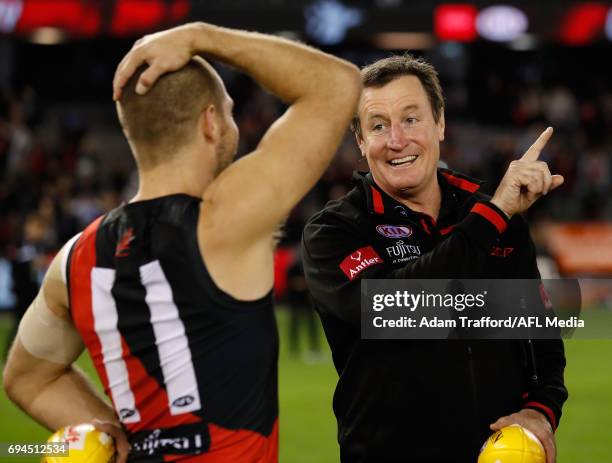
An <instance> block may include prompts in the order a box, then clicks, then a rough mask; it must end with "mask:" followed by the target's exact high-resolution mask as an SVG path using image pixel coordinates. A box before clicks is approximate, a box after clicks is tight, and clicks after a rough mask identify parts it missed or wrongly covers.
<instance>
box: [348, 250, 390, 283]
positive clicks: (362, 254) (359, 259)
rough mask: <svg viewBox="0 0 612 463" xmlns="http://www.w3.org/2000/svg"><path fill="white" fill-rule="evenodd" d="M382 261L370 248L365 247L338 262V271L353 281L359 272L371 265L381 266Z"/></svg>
mask: <svg viewBox="0 0 612 463" xmlns="http://www.w3.org/2000/svg"><path fill="white" fill-rule="evenodd" d="M382 263H383V260H382V259H381V258H380V256H379V255H378V253H377V252H376V251H375V250H374V248H373V247H372V246H365V247H363V248H359V249H357V250H356V251H354V252H353V253H352V254H349V255H348V256H346V257H345V258H344V260H343V261H342V262H340V269H341V270H342V271H343V272H344V274H345V275H346V276H347V277H348V279H349V280H354V279H355V278H356V277H357V276H358V275H359V274H360V273H361V272H363V271H364V270H365V269H366V268H368V267H371V266H372V265H376V264H382Z"/></svg>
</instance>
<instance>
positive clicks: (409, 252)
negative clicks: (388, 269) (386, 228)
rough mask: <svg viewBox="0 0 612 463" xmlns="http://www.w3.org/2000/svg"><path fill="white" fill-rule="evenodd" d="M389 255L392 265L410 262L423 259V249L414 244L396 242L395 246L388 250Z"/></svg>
mask: <svg viewBox="0 0 612 463" xmlns="http://www.w3.org/2000/svg"><path fill="white" fill-rule="evenodd" d="M386 251H387V255H388V256H389V258H390V259H391V260H392V262H391V263H392V264H398V263H401V262H408V261H411V260H414V259H418V258H419V257H421V248H420V247H419V246H417V245H413V244H404V241H402V240H399V241H396V242H395V244H394V245H393V246H389V247H387V248H386Z"/></svg>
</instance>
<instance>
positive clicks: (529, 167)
mask: <svg viewBox="0 0 612 463" xmlns="http://www.w3.org/2000/svg"><path fill="white" fill-rule="evenodd" d="M552 133H553V129H552V127H548V128H547V129H546V130H545V131H544V132H542V134H541V135H540V136H539V137H538V139H537V140H536V141H535V143H534V144H533V145H531V147H530V148H529V149H528V150H527V151H526V152H525V154H524V155H523V157H522V158H521V159H518V160H516V161H512V162H511V163H510V166H509V167H508V170H507V171H506V174H505V175H504V178H503V179H502V181H501V182H500V184H499V186H498V187H497V190H496V191H495V194H494V195H493V199H491V202H492V203H493V204H495V205H496V206H497V207H499V208H500V209H501V210H502V211H504V212H505V213H506V215H507V216H508V217H512V216H513V215H514V214H518V213H521V212H524V211H526V210H527V209H529V207H531V205H532V204H533V203H534V202H536V200H537V199H538V198H539V197H540V196H542V195H545V194H548V193H549V192H551V191H552V190H554V189H555V188H557V187H559V186H561V185H562V184H563V177H562V176H561V175H552V174H551V173H550V170H549V169H548V164H546V163H545V162H544V161H538V158H539V156H540V153H541V152H542V149H544V146H546V143H547V142H548V140H549V139H550V137H551V135H552Z"/></svg>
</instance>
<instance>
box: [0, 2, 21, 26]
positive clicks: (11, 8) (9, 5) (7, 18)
mask: <svg viewBox="0 0 612 463" xmlns="http://www.w3.org/2000/svg"><path fill="white" fill-rule="evenodd" d="M22 10H23V2H22V1H21V0H0V32H1V33H4V34H10V33H11V32H13V31H14V30H15V25H16V24H17V21H18V20H19V17H20V16H21V12H22Z"/></svg>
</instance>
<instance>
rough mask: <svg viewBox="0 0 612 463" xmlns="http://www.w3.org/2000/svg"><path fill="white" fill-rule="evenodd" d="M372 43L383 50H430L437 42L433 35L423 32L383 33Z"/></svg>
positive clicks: (376, 36)
mask: <svg viewBox="0 0 612 463" xmlns="http://www.w3.org/2000/svg"><path fill="white" fill-rule="evenodd" d="M372 43H373V44H374V46H375V47H377V48H380V49H382V50H428V49H430V48H432V47H433V46H434V45H435V43H436V40H435V38H434V36H433V35H432V34H426V33H423V32H381V33H380V34H376V35H375V36H374V40H373V41H372Z"/></svg>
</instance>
